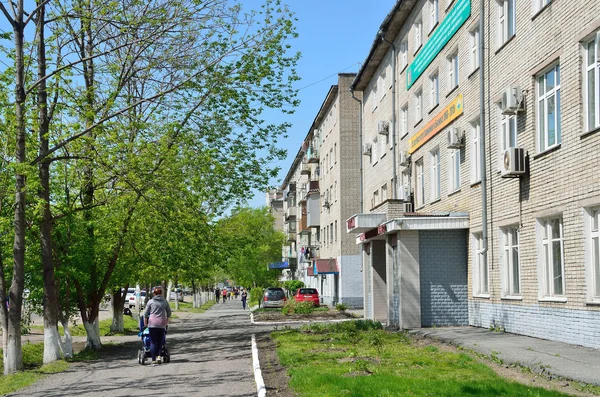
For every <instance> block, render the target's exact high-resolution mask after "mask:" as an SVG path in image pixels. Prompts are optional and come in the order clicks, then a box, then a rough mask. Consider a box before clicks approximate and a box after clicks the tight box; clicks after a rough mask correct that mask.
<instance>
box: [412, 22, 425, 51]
mask: <svg viewBox="0 0 600 397" xmlns="http://www.w3.org/2000/svg"><path fill="white" fill-rule="evenodd" d="M413 30H414V38H415V53H416V52H417V51H419V48H421V45H422V44H423V21H422V20H421V19H420V18H419V19H418V20H416V21H415V24H414V26H413Z"/></svg>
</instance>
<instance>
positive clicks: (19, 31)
mask: <svg viewBox="0 0 600 397" xmlns="http://www.w3.org/2000/svg"><path fill="white" fill-rule="evenodd" d="M22 6H23V4H22V2H19V9H18V10H17V14H16V15H17V20H14V21H11V23H12V24H13V31H14V34H15V38H14V40H15V66H16V71H15V77H16V86H15V102H16V103H15V116H16V117H15V118H16V144H17V148H16V149H17V150H16V155H15V158H16V166H17V167H16V169H17V170H20V169H21V168H20V165H22V164H25V163H26V162H27V154H26V146H25V145H26V133H25V109H24V103H25V71H24V70H25V69H24V55H23V30H24V28H25V24H24V23H23V9H22ZM25 185H26V176H25V174H24V173H23V171H17V174H16V189H15V190H16V192H15V204H14V208H15V217H14V230H15V236H14V245H13V277H12V282H11V286H10V292H9V294H8V298H9V302H8V303H9V307H8V324H7V327H6V328H7V329H6V337H7V341H6V350H5V351H6V354H5V360H4V374H5V375H8V374H11V373H14V372H17V371H21V370H23V351H22V349H21V307H22V304H23V288H24V285H25V232H26V224H25V206H26V196H25V191H26V186H25ZM2 304H4V302H2Z"/></svg>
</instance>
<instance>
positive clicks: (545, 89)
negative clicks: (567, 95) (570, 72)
mask: <svg viewBox="0 0 600 397" xmlns="http://www.w3.org/2000/svg"><path fill="white" fill-rule="evenodd" d="M537 85H538V87H537V92H538V100H537V111H538V125H537V128H538V151H539V152H543V151H544V150H547V149H549V148H551V147H553V146H556V145H559V144H560V143H561V140H562V139H561V134H560V66H559V65H556V66H553V67H552V69H550V70H549V71H547V72H546V73H544V74H542V75H541V76H539V77H538V78H537Z"/></svg>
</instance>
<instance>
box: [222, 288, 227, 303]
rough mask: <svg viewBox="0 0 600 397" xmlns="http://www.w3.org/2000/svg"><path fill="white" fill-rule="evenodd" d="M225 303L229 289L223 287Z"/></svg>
mask: <svg viewBox="0 0 600 397" xmlns="http://www.w3.org/2000/svg"><path fill="white" fill-rule="evenodd" d="M222 295H223V303H225V300H227V289H226V288H223V294H222Z"/></svg>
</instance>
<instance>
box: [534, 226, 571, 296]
mask: <svg viewBox="0 0 600 397" xmlns="http://www.w3.org/2000/svg"><path fill="white" fill-rule="evenodd" d="M537 223H538V242H539V244H538V266H539V268H538V269H539V275H540V300H558V301H565V300H566V297H565V254H564V253H565V250H564V233H563V222H562V217H560V216H559V217H552V218H545V219H538V222H537ZM557 228H558V230H557V231H558V237H554V236H553V234H552V233H553V231H555V230H556V229H557ZM556 244H558V248H559V250H560V258H559V261H560V263H555V258H554V257H553V255H552V254H553V251H552V250H553V249H554V248H555V247H556ZM559 277H560V281H559V283H560V284H559V285H558V284H557V282H556V280H557V278H559Z"/></svg>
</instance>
